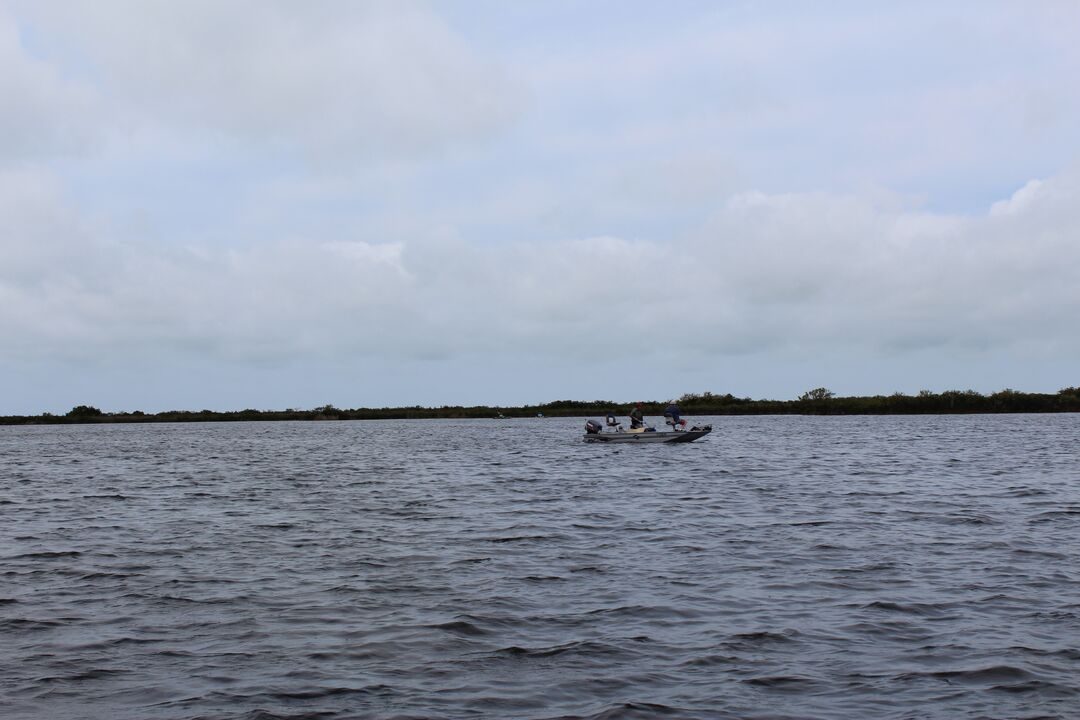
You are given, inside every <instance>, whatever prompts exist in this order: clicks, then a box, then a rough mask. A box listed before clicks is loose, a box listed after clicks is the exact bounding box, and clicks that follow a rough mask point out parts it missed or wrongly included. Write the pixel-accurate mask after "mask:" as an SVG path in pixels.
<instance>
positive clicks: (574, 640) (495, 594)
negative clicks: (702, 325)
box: [0, 415, 1080, 720]
mask: <svg viewBox="0 0 1080 720" xmlns="http://www.w3.org/2000/svg"><path fill="white" fill-rule="evenodd" d="M695 420H701V418H696V419H695ZM711 422H712V423H713V425H714V427H715V428H716V432H714V433H713V435H711V436H709V437H707V438H705V439H704V440H702V441H699V442H698V443H694V444H690V445H649V446H631V447H626V446H596V445H592V444H584V443H581V442H580V433H581V426H582V424H583V423H582V421H581V420H561V419H546V420H539V419H537V420H517V421H496V420H489V421H461V422H456V421H415V422H409V421H388V422H326V423H276V424H255V423H252V424H206V425H120V426H73V427H25V428H24V427H18V428H13V427H8V428H0V558H2V562H0V716H2V717H4V718H8V719H12V720H14V719H22V718H49V719H50V720H59V719H62V718H110V719H113V718H116V719H119V720H123V719H125V718H130V719H135V718H138V719H150V720H156V719H165V718H215V719H225V718H245V719H247V720H254V719H255V718H260V719H270V718H279V717H280V718H319V719H323V720H336V719H339V718H468V717H485V718H487V717H490V718H555V717H567V718H579V717H580V718H651V717H660V716H662V717H669V718H815V717H819V718H860V719H861V718H867V717H874V718H1020V717H1024V718H1032V717H1076V716H1077V714H1078V713H1080V647H1078V646H1080V470H1078V468H1080V449H1078V448H1080V444H1078V442H1077V441H1078V439H1080V416H1064V415H1056V416H1030V415H1029V416H1019V415H1013V416H967V417H956V416H953V417H849V418H811V417H754V418H728V417H725V418H712V419H711Z"/></svg>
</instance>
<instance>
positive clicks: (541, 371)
mask: <svg viewBox="0 0 1080 720" xmlns="http://www.w3.org/2000/svg"><path fill="white" fill-rule="evenodd" d="M1078 29H1080V3H1076V2H1072V1H1071V0H1061V1H1060V2H1058V1H1055V0H1046V1H1044V2H1038V1H1033V2H1019V1H1017V2H1002V3H996V2H984V1H979V2H970V3H965V2H949V3H941V2H905V3H891V2H876V3H871V2H865V1H862V2H850V3H846V2H830V3H823V4H815V3H804V2H766V3H760V2H719V1H709V2H700V3H699V2H691V1H682V2H674V3H654V2H640V3H635V2H625V1H624V0H619V1H617V2H616V1H611V2H606V1H603V0H597V1H594V2H558V1H555V2H539V1H536V2H514V3H507V2H502V1H501V0H498V1H497V0H472V1H468V0H462V1H459V2H437V3H430V4H428V3H422V2H416V3H413V2H401V1H400V0H393V1H389V0H388V1H387V2H372V3H362V2H352V1H347V2H346V1H343V2H333V1H330V0H326V1H323V2H318V3H299V2H284V1H282V2H268V1H266V0H236V1H234V2H219V1H217V0H185V1H184V2H175V1H174V0H168V1H166V0H131V1H129V2H119V1H112V0H93V1H90V0H87V1H86V2H68V1H64V2H60V1H57V2H48V1H46V2H42V1H40V0H34V1H33V2H20V1H19V0H0V414H13V413H39V412H42V411H50V412H65V411H66V410H68V409H70V408H71V407H72V406H73V405H77V404H91V405H95V406H97V407H100V408H102V409H103V410H109V411H118V410H133V409H143V410H145V411H157V410H165V409H173V408H177V409H201V408H211V409H241V408H245V407H254V408H260V409H273V408H286V407H296V408H308V407H314V406H317V405H323V404H326V403H333V404H335V405H338V406H341V407H357V406H383V405H410V404H422V405H441V404H480V403H482V404H506V405H509V404H520V403H530V402H547V401H550V400H557V399H567V398H573V399H583V400H589V399H601V398H602V399H611V400H618V401H629V400H636V399H658V400H663V399H667V398H671V397H677V396H679V395H681V394H683V393H687V392H701V391H704V390H709V391H712V392H717V393H725V392H731V393H733V394H735V395H738V396H751V397H756V398H761V397H769V398H780V399H784V398H792V397H795V396H797V395H798V394H800V393H801V392H803V391H805V390H807V389H810V388H813V387H818V386H825V387H829V388H831V389H832V390H834V391H835V392H837V393H839V394H878V393H884V394H888V393H892V392H895V391H903V392H908V393H914V392H917V391H918V390H920V389H930V390H934V391H942V390H947V389H967V388H972V389H975V390H979V391H981V392H992V391H996V390H1000V389H1002V388H1005V387H1011V388H1016V389H1020V390H1027V391H1050V392H1054V391H1057V390H1058V389H1060V388H1062V387H1065V386H1071V385H1080V320H1078V318H1080V81H1078V80H1077V78H1080V44H1078V43H1076V42H1075V40H1076V34H1077V31H1078Z"/></svg>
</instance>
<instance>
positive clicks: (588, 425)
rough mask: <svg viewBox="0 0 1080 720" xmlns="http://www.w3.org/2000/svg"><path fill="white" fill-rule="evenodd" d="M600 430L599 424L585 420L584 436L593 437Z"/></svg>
mask: <svg viewBox="0 0 1080 720" xmlns="http://www.w3.org/2000/svg"><path fill="white" fill-rule="evenodd" d="M600 430H601V425H600V423H598V422H596V421H595V420H586V421H585V432H586V434H588V435H595V434H597V433H598V432H600Z"/></svg>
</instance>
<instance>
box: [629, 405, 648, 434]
mask: <svg viewBox="0 0 1080 720" xmlns="http://www.w3.org/2000/svg"><path fill="white" fill-rule="evenodd" d="M644 424H645V414H644V413H642V412H641V403H637V404H635V405H634V409H633V410H631V411H630V429H631V430H633V429H635V428H639V427H641V426H643V425H644Z"/></svg>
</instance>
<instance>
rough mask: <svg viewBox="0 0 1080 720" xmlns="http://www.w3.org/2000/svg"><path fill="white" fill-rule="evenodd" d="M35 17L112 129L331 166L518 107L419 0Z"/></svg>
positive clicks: (37, 11)
mask: <svg viewBox="0 0 1080 720" xmlns="http://www.w3.org/2000/svg"><path fill="white" fill-rule="evenodd" d="M26 12H27V13H28V14H30V15H32V16H33V17H35V18H36V19H37V21H38V22H39V23H41V25H42V26H43V27H45V28H47V29H48V30H50V31H51V32H53V33H55V34H56V35H58V36H60V37H64V38H65V40H66V42H67V43H68V45H69V47H70V48H73V49H74V50H70V49H69V51H68V55H69V56H70V55H74V56H75V57H76V58H80V59H81V60H82V62H83V63H84V64H86V65H87V66H88V67H89V68H91V70H90V74H91V75H93V76H94V77H95V78H96V80H97V84H98V88H97V89H98V92H99V93H100V94H101V95H102V96H103V97H107V98H108V99H109V103H110V105H111V108H112V111H113V113H114V117H113V122H114V123H116V122H121V123H124V124H125V125H131V126H132V127H138V126H139V125H141V124H145V125H149V126H154V125H164V126H168V127H179V128H187V129H190V130H195V131H210V132H224V133H227V134H229V135H231V136H233V137H234V138H235V139H237V140H238V141H241V142H254V141H257V142H263V143H266V142H269V143H284V144H286V145H288V144H298V145H299V147H301V148H302V149H305V150H307V151H310V152H313V153H315V155H316V157H317V158H318V159H320V160H322V161H328V160H333V159H334V158H337V157H339V156H340V155H342V154H345V155H353V154H355V153H362V154H375V155H378V154H384V153H387V152H393V153H398V154H400V153H406V154H407V153H410V152H419V151H424V150H429V149H431V148H438V147H439V146H441V145H443V144H445V143H447V142H450V141H455V140H459V139H468V138H472V137H476V136H481V135H484V134H486V133H489V132H491V131H493V130H497V129H498V128H500V127H501V126H502V125H503V124H504V123H505V122H506V121H507V120H508V119H510V118H511V117H512V114H513V112H514V102H513V99H512V98H513V97H514V92H513V88H512V86H510V85H509V83H508V82H507V80H506V78H505V77H503V76H502V75H501V73H500V71H499V70H498V68H497V67H495V66H493V65H492V64H491V63H489V62H486V61H485V60H484V59H482V58H480V57H477V56H476V55H475V54H474V53H473V52H472V51H471V50H470V48H469V47H468V46H466V45H465V44H464V43H463V42H462V41H461V39H460V38H459V37H457V36H456V35H455V34H454V33H453V32H452V31H451V30H450V29H449V28H448V27H447V26H446V25H445V24H444V23H442V22H441V21H440V20H439V19H438V18H437V17H436V16H435V15H434V14H432V13H431V12H430V11H428V10H427V9H426V8H425V7H424V6H423V5H419V4H415V3H410V2H402V3H352V2H327V3H320V4H319V5H317V6H300V5H297V4H295V3H289V2H256V1H255V0H244V1H241V2H232V3H226V4H222V3H217V2H211V1H209V0H194V1H193V2H184V3H174V2H168V1H165V0H145V1H142V0H140V1H138V2H132V1H129V0H103V1H102V2H95V3H92V4H75V5H71V4H64V5H62V6H54V5H46V6H44V7H33V6H31V7H30V8H28V9H27V10H26ZM64 60H66V62H68V63H69V64H70V63H71V62H72V61H71V60H70V59H69V58H64Z"/></svg>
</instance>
